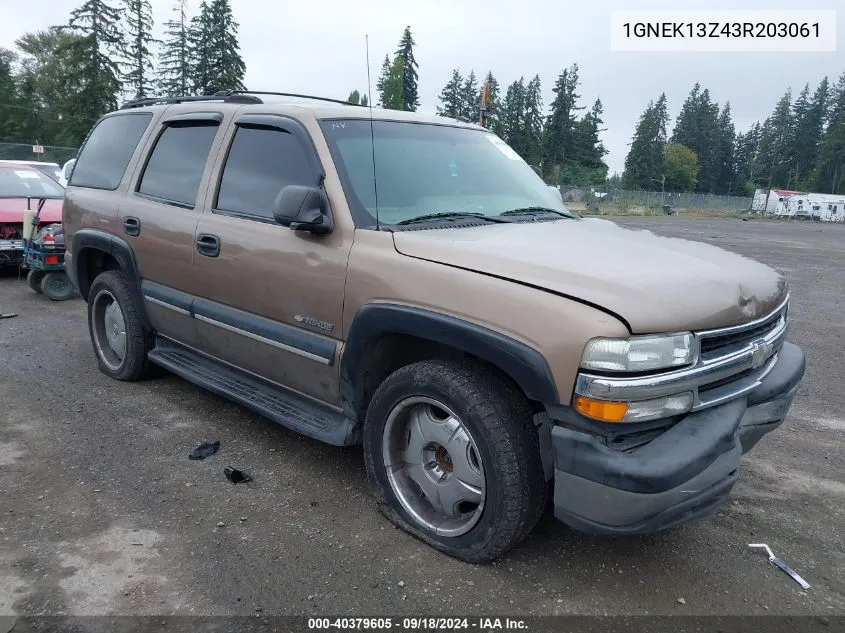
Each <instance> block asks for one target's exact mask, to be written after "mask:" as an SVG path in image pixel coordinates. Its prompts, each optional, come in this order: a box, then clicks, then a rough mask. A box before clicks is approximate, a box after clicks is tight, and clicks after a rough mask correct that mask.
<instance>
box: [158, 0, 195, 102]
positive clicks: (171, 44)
mask: <svg viewBox="0 0 845 633" xmlns="http://www.w3.org/2000/svg"><path fill="white" fill-rule="evenodd" d="M173 12H174V13H175V14H176V16H175V18H174V19H172V20H169V21H167V22H165V23H164V28H165V37H164V42H163V46H162V49H161V53H160V56H159V68H158V70H159V81H160V89H161V92H162V93H163V94H165V95H166V96H168V97H177V96H180V95H186V94H188V93H189V92H190V91H191V88H192V77H191V51H190V47H189V41H188V32H189V22H188V11H187V0H176V5H175V6H174V7H173Z"/></svg>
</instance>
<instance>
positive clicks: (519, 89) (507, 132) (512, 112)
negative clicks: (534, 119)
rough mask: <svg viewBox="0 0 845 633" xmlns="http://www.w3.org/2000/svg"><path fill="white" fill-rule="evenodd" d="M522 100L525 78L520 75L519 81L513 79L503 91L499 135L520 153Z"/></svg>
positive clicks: (521, 147) (522, 147) (522, 144)
mask: <svg viewBox="0 0 845 633" xmlns="http://www.w3.org/2000/svg"><path fill="white" fill-rule="evenodd" d="M524 102H525V79H524V78H523V77H520V78H519V81H514V82H513V83H512V84H511V85H509V86H508V89H507V91H506V92H505V99H504V101H503V102H502V118H501V124H502V134H501V135H500V136H501V137H502V139H503V140H504V141H505V142H506V143H507V144H508V145H510V146H511V147H512V148H513V150H514V151H515V152H517V153H518V154H520V155H522V154H523V153H524V143H523V140H522V133H523V118H524V105H523V104H524Z"/></svg>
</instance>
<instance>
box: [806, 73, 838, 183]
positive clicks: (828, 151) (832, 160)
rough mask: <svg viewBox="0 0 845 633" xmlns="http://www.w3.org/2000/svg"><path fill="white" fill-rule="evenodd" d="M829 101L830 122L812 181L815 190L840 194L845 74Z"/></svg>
mask: <svg viewBox="0 0 845 633" xmlns="http://www.w3.org/2000/svg"><path fill="white" fill-rule="evenodd" d="M829 100H830V106H829V110H828V117H829V121H830V122H829V124H828V126H827V129H826V130H825V133H824V137H823V139H822V143H821V147H820V148H819V153H818V159H817V161H816V170H815V173H814V174H813V179H812V180H813V186H814V188H815V189H817V190H820V191H823V192H826V193H834V194H840V193H845V73H842V75H841V76H840V77H839V81H837V82H836V86H834V87H833V88H832V89H831V91H830V94H829Z"/></svg>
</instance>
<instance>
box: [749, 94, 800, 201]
mask: <svg viewBox="0 0 845 633" xmlns="http://www.w3.org/2000/svg"><path fill="white" fill-rule="evenodd" d="M793 130H794V123H793V117H792V92H791V91H790V90H787V91H786V94H784V95H783V97H781V98H780V100H779V101H778V103H777V105H776V106H775V111H774V112H773V113H772V115H771V116H770V117H769V118H767V119H766V120H765V121H764V122H763V126H762V128H761V133H760V145H759V149H758V151H757V156H756V159H755V161H754V179H755V181H756V182H757V183H758V184H760V185H762V186H763V187H765V188H767V189H771V188H772V187H781V188H786V187H787V183H788V182H789V179H790V156H789V149H790V147H792V144H793V139H792V134H793Z"/></svg>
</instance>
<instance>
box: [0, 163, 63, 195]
mask: <svg viewBox="0 0 845 633" xmlns="http://www.w3.org/2000/svg"><path fill="white" fill-rule="evenodd" d="M64 195H65V190H64V188H63V187H62V186H61V185H60V184H59V183H57V182H56V181H55V180H53V179H52V178H50V177H49V176H46V175H44V174H42V173H41V172H40V171H38V170H37V169H29V168H25V167H0V198H26V197H27V196H29V197H32V198H63V197H64Z"/></svg>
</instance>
